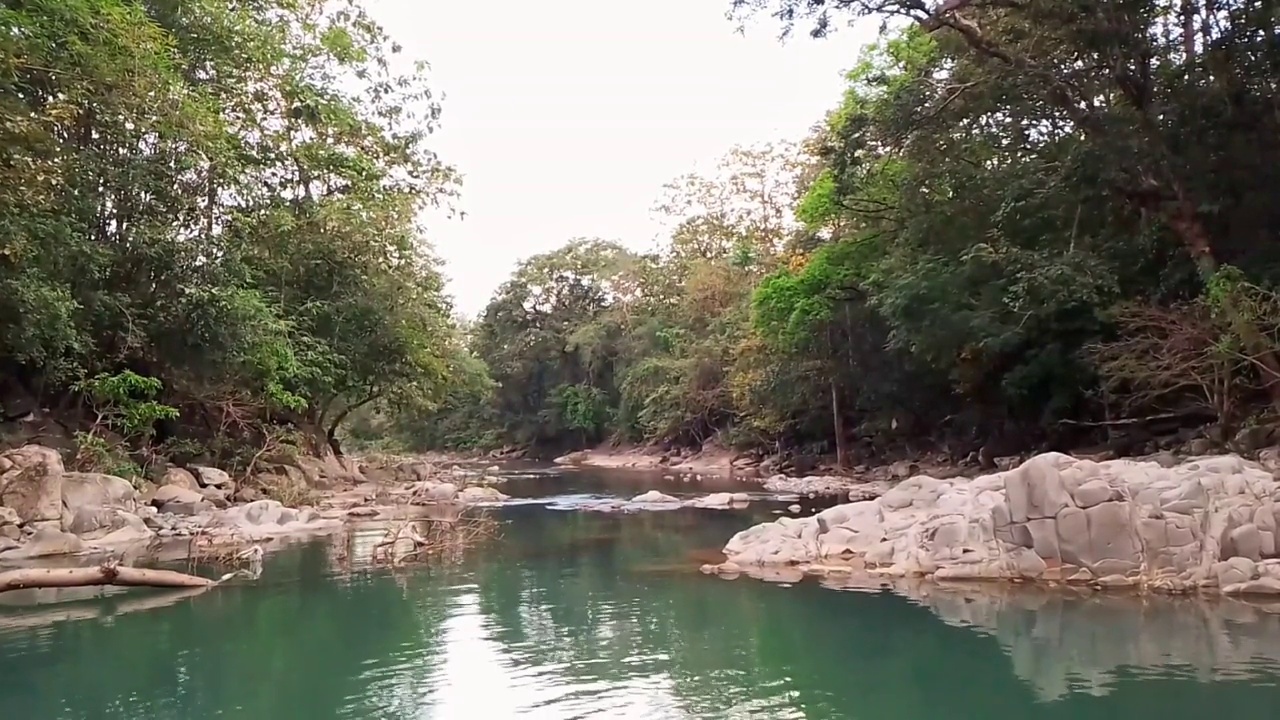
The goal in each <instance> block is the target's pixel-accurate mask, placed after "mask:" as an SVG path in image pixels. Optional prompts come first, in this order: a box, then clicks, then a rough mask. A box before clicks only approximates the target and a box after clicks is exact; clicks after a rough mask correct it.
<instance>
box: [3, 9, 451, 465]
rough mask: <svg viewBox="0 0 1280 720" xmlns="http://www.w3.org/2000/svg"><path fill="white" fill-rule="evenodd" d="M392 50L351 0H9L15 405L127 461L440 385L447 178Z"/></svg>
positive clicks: (9, 329)
mask: <svg viewBox="0 0 1280 720" xmlns="http://www.w3.org/2000/svg"><path fill="white" fill-rule="evenodd" d="M398 52H399V48H397V47H396V46H394V44H393V43H391V42H390V41H389V39H388V38H387V36H386V35H385V33H384V32H383V31H382V29H381V28H379V27H378V26H377V25H376V24H375V23H373V22H372V21H371V20H370V19H369V17H368V16H367V15H366V14H365V12H364V10H363V8H362V6H361V4H360V3H359V2H355V1H354V0H350V1H346V2H334V1H333V0H145V1H144V0H6V1H5V2H4V3H2V4H0V147H2V148H3V150H2V151H0V152H2V153H3V156H2V159H0V381H2V383H3V400H4V414H5V417H4V418H3V419H4V420H5V421H6V423H5V427H6V430H8V431H10V432H14V433H17V432H22V433H25V434H26V435H27V436H31V435H34V434H37V433H44V434H45V435H46V436H47V437H46V436H37V437H35V439H37V440H41V441H44V442H49V443H54V442H56V438H57V437H58V436H62V437H63V438H64V439H66V440H70V441H73V442H71V443H70V444H72V445H73V446H74V448H75V450H76V451H77V452H78V453H79V455H80V456H79V458H78V461H79V462H80V463H81V464H87V465H97V466H100V467H101V466H104V465H105V466H106V467H107V469H111V470H114V471H118V472H119V473H120V474H126V473H127V472H130V471H131V472H134V473H136V472H137V471H138V470H139V469H140V468H139V466H144V465H146V464H147V463H148V461H149V460H150V459H151V458H153V457H155V456H158V455H165V454H177V455H181V454H187V455H190V454H212V455H215V456H218V457H220V458H221V459H222V460H225V461H227V462H234V461H236V460H237V459H238V458H240V459H242V458H243V457H244V456H246V455H252V454H253V453H255V452H257V451H258V450H260V449H261V448H263V447H265V446H268V445H270V444H272V443H277V442H289V443H293V444H296V445H300V446H301V447H302V448H304V449H307V450H311V451H327V450H328V449H329V447H330V446H336V445H337V433H336V432H335V431H336V429H337V428H338V427H339V425H341V423H342V422H343V421H344V419H345V418H346V417H347V416H348V415H349V414H350V413H351V412H352V411H354V410H357V409H359V408H360V407H363V406H366V405H370V404H373V403H381V404H383V406H385V407H388V408H396V407H409V406H413V405H414V404H415V403H423V402H430V401H432V399H433V398H434V397H435V396H436V395H438V394H439V393H440V392H441V391H442V388H443V387H444V385H445V380H446V378H447V377H448V376H449V375H450V373H451V370H450V361H449V356H448V352H449V348H450V347H451V345H450V344H451V342H452V341H453V340H452V333H453V332H454V330H453V327H454V326H453V324H452V321H451V320H450V313H451V310H450V307H449V302H448V300H447V298H446V297H445V296H444V295H443V279H442V276H441V274H440V271H439V269H438V267H437V265H438V263H437V262H436V260H435V259H434V258H433V256H432V253H431V251H430V246H429V245H427V244H426V242H425V234H424V228H422V227H421V226H420V221H419V217H420V215H421V210H422V209H423V208H424V207H427V206H429V205H431V204H440V203H447V202H448V201H449V200H450V198H451V197H452V196H453V194H454V193H455V191H456V189H457V184H456V182H455V180H456V176H455V173H454V172H453V170H452V169H451V168H449V167H447V166H446V165H444V164H442V163H441V162H440V161H438V160H437V159H436V157H435V156H434V155H433V154H432V153H431V152H430V151H429V149H428V147H427V145H426V141H427V138H428V135H429V134H430V133H431V131H432V130H433V128H434V126H435V123H436V120H437V118H438V115H439V107H438V105H437V104H436V103H435V101H434V99H433V96H432V94H431V92H430V89H429V88H428V87H426V86H425V85H424V84H423V77H424V76H423V74H422V73H421V72H420V71H419V70H417V69H414V68H408V72H404V73H402V72H400V71H399V70H398V68H399V67H400V65H399V64H398V63H397V62H396V60H395V58H394V57H393V56H394V55H396V54H397V53H398ZM40 411H43V412H40ZM33 424H34V425H35V426H37V427H36V430H32V429H31V428H30V426H31V425H33ZM18 426H21V427H18ZM15 428H16V429H15ZM68 431H69V432H68ZM51 438H52V439H51ZM20 439H21V438H20ZM28 439H30V437H28Z"/></svg>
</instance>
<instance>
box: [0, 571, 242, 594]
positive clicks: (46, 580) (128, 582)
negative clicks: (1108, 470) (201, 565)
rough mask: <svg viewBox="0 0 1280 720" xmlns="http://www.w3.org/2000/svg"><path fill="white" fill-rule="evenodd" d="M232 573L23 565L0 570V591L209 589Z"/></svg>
mask: <svg viewBox="0 0 1280 720" xmlns="http://www.w3.org/2000/svg"><path fill="white" fill-rule="evenodd" d="M235 575H236V573H231V574H229V575H224V576H223V577H221V578H219V579H217V580H212V579H210V578H204V577H200V576H199V575H187V574H186V573H180V572H175V571H173V570H155V569H151V568H135V567H127V566H123V565H114V564H103V565H98V566H97V567H79V568H25V569H21V570H9V571H6V572H0V593H5V592H9V591H10V590H25V589H28V588H69V587H92V586H95V585H119V586H123V587H158V588H209V587H213V586H214V585H217V584H218V583H220V582H222V581H223V580H227V579H230V578H231V577H234V576H235Z"/></svg>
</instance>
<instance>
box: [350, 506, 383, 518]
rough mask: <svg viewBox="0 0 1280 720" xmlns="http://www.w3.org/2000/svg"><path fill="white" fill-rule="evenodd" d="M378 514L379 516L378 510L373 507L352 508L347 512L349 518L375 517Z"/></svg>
mask: <svg viewBox="0 0 1280 720" xmlns="http://www.w3.org/2000/svg"><path fill="white" fill-rule="evenodd" d="M377 514H378V510H377V508H371V507H358V508H351V509H350V510H348V511H347V515H348V516H349V517H373V516H374V515H377Z"/></svg>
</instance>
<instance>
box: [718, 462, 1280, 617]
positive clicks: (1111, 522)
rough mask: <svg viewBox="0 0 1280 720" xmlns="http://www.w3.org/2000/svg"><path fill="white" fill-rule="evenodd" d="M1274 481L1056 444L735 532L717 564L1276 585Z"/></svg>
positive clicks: (1210, 466) (1279, 560) (1263, 473)
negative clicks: (1008, 463)
mask: <svg viewBox="0 0 1280 720" xmlns="http://www.w3.org/2000/svg"><path fill="white" fill-rule="evenodd" d="M1278 503H1280V483H1277V481H1276V480H1275V478H1274V477H1273V475H1272V472H1271V471H1270V470H1269V469H1267V468H1265V467H1263V465H1261V464H1259V463H1257V462H1253V461H1248V460H1244V459H1242V458H1240V457H1239V456H1235V455H1222V456H1209V457H1199V458H1192V459H1189V460H1186V461H1183V462H1176V461H1173V462H1169V461H1166V462H1164V463H1161V462H1156V461H1145V462H1144V461H1135V460H1110V461H1104V462H1095V461H1092V460H1086V459H1077V458H1073V457H1070V456H1067V455H1062V454H1058V453H1048V454H1044V455H1039V456H1036V457H1033V458H1031V459H1030V460H1028V461H1026V462H1025V463H1022V464H1021V465H1020V466H1018V467H1017V468H1014V469H1012V470H1007V471H1002V472H997V473H992V474H987V475H981V476H978V477H976V478H972V479H968V478H950V479H940V478H934V477H930V476H928V475H916V476H914V477H911V478H909V479H907V480H905V481H903V482H901V483H899V484H897V485H896V486H894V487H893V488H892V489H890V490H889V491H887V492H885V493H884V494H883V495H881V496H880V497H877V498H875V499H869V500H862V501H859V502H852V503H846V504H841V505H837V506H835V507H832V508H829V509H827V510H824V511H823V512H821V513H818V514H817V515H816V516H813V517H808V518H803V519H796V518H781V519H779V520H777V521H776V522H772V523H765V524H761V525H757V526H755V527H752V528H750V529H748V530H745V531H743V532H741V533H738V534H737V535H735V536H734V537H733V538H732V539H730V540H729V542H728V544H726V545H725V547H724V553H725V555H726V557H727V560H726V562H724V563H721V564H719V565H709V566H706V567H704V571H706V572H712V573H718V574H722V575H729V576H732V575H737V574H741V573H746V574H759V573H760V572H761V571H764V572H767V570H766V569H767V568H774V569H784V568H785V569H786V571H787V572H788V573H795V574H797V575H804V574H813V575H833V574H836V575H838V574H840V573H857V572H869V573H871V574H877V575H884V576H891V577H925V578H932V579H936V580H1008V581H1019V582H1042V583H1055V584H1057V583H1061V584H1078V585H1085V586H1092V587H1107V588H1114V587H1129V588H1140V589H1147V590H1152V591H1158V592H1169V593H1182V592H1193V591H1209V592H1221V593H1224V594H1229V595H1231V594H1265V595H1280V552H1278V548H1277V542H1276V528H1277V525H1278V524H1280V504H1278Z"/></svg>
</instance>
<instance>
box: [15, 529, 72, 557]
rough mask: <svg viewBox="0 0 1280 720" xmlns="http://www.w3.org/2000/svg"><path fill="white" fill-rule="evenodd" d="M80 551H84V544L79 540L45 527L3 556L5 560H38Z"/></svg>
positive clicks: (69, 534) (68, 534)
mask: <svg viewBox="0 0 1280 720" xmlns="http://www.w3.org/2000/svg"><path fill="white" fill-rule="evenodd" d="M82 550H84V543H83V542H82V541H81V540H80V538H78V537H76V536H75V535H72V534H71V533H65V532H63V531H61V530H58V529H57V528H54V527H51V526H45V527H41V528H40V529H38V530H36V531H35V533H34V534H32V536H31V537H30V538H29V539H28V540H27V542H26V544H25V545H20V546H18V547H17V548H14V549H12V550H10V551H8V552H6V553H5V555H4V556H5V559H11V558H40V557H51V556H53V555H72V554H75V553H78V552H80V551H82Z"/></svg>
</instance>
